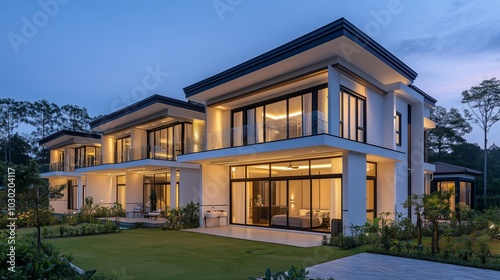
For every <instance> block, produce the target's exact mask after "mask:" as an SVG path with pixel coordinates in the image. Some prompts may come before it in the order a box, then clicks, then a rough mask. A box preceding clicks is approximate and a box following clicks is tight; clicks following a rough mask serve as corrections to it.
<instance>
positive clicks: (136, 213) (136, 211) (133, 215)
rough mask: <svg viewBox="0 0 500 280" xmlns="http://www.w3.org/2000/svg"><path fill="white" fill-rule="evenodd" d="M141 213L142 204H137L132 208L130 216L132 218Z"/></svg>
mask: <svg viewBox="0 0 500 280" xmlns="http://www.w3.org/2000/svg"><path fill="white" fill-rule="evenodd" d="M141 213H142V206H141V205H140V204H137V205H136V206H135V208H134V210H132V217H134V218H136V217H140V216H141Z"/></svg>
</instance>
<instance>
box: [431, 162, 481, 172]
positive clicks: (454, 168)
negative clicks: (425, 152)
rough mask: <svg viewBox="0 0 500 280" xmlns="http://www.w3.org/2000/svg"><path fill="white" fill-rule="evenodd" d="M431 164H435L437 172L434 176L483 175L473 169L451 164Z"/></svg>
mask: <svg viewBox="0 0 500 280" xmlns="http://www.w3.org/2000/svg"><path fill="white" fill-rule="evenodd" d="M431 164H434V165H435V166H436V171H435V172H434V174H436V175H446V174H469V175H474V176H477V175H481V174H483V173H482V172H481V171H478V170H475V169H472V168H467V167H463V166H458V165H453V164H449V163H444V162H440V161H438V162H431Z"/></svg>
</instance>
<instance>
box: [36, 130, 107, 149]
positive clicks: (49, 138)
mask: <svg viewBox="0 0 500 280" xmlns="http://www.w3.org/2000/svg"><path fill="white" fill-rule="evenodd" d="M62 136H75V137H85V138H93V139H101V135H98V134H93V133H86V132H79V131H71V130H66V129H63V130H59V131H58V132H56V133H53V134H51V135H49V136H47V137H45V138H43V139H40V141H38V144H40V145H43V144H45V143H47V142H50V141H52V140H55V139H57V138H60V137H62Z"/></svg>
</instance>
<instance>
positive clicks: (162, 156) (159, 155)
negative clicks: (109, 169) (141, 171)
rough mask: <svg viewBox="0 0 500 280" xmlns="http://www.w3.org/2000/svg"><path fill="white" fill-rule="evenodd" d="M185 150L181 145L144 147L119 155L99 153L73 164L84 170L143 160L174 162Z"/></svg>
mask: <svg viewBox="0 0 500 280" xmlns="http://www.w3.org/2000/svg"><path fill="white" fill-rule="evenodd" d="M186 150H187V148H185V149H183V148H182V144H179V145H176V146H173V147H172V148H165V147H162V146H150V145H146V146H141V147H137V148H131V149H125V150H123V151H121V152H119V153H116V152H113V153H107V154H102V153H101V154H98V155H97V156H92V157H87V158H86V159H85V160H84V161H82V162H80V163H77V164H75V167H76V168H84V167H91V166H98V165H103V164H118V163H124V162H130V161H136V160H143V159H156V160H168V161H176V160H177V156H179V155H181V154H183V153H184V152H185V151H186Z"/></svg>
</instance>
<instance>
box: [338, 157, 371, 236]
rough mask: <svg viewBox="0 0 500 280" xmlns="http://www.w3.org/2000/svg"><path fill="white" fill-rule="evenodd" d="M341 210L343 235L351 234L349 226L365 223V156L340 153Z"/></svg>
mask: <svg viewBox="0 0 500 280" xmlns="http://www.w3.org/2000/svg"><path fill="white" fill-rule="evenodd" d="M342 168H343V172H342V185H343V186H342V190H343V194H342V203H343V205H342V208H343V210H342V211H343V217H342V219H343V226H344V233H345V234H347V235H350V234H352V232H351V231H350V230H349V226H351V225H363V224H364V223H365V222H366V155H365V154H359V153H355V152H343V153H342Z"/></svg>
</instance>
